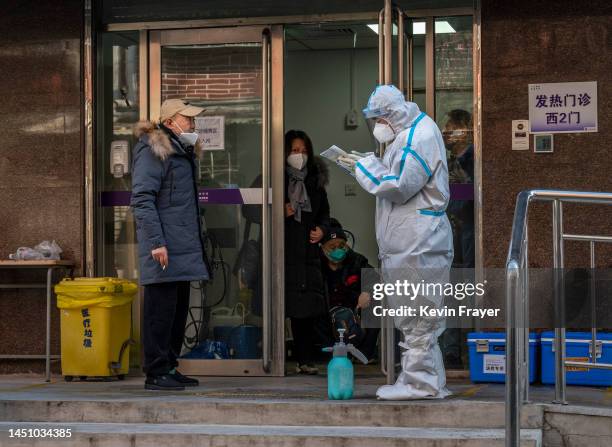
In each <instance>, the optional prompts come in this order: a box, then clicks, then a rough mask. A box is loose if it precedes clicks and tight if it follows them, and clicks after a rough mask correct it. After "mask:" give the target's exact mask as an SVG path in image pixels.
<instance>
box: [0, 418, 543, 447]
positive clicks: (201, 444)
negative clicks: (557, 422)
mask: <svg viewBox="0 0 612 447" xmlns="http://www.w3.org/2000/svg"><path fill="white" fill-rule="evenodd" d="M68 428H69V429H70V430H71V432H72V436H71V437H70V438H50V437H45V438H43V437H39V438H10V437H9V436H10V433H9V431H8V430H9V429H13V430H15V429H25V432H26V433H28V430H30V429H32V430H34V429H38V430H48V429H68ZM50 433H53V432H50ZM522 436H523V438H522V441H521V446H522V447H541V438H542V433H541V430H533V429H531V430H524V431H523V434H522ZM160 445H161V446H163V445H172V446H173V447H183V446H185V447H220V446H232V447H247V446H248V447H399V446H401V447H498V446H499V447H503V446H504V431H503V430H500V429H449V428H390V427H382V428H381V427H376V428H375V427H303V426H278V425H268V426H266V425H262V426H251V425H203V424H96V423H76V424H75V423H73V424H65V423H15V422H1V423H0V446H10V447H26V446H28V447H30V446H36V447H37V446H44V447H56V446H57V447H60V446H61V447H73V446H74V447H77V446H78V447H86V446H92V447H93V446H95V447H158V446H160Z"/></svg>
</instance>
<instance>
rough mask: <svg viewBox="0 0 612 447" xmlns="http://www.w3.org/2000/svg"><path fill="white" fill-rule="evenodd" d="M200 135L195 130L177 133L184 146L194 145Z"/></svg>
mask: <svg viewBox="0 0 612 447" xmlns="http://www.w3.org/2000/svg"><path fill="white" fill-rule="evenodd" d="M198 138H200V136H199V135H198V134H197V133H195V132H183V133H182V134H180V135H179V140H180V141H181V143H183V144H184V145H185V146H195V144H196V143H197V142H198Z"/></svg>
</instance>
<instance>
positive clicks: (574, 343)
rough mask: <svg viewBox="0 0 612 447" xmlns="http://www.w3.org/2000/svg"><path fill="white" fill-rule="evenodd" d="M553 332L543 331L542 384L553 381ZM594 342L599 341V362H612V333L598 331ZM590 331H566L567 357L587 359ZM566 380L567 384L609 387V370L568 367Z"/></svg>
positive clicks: (580, 360) (577, 359)
mask: <svg viewBox="0 0 612 447" xmlns="http://www.w3.org/2000/svg"><path fill="white" fill-rule="evenodd" d="M554 337H555V333H554V332H552V331H549V332H543V333H542V383H545V384H554V383H555V353H554V352H553V349H552V348H553V340H554ZM597 341H598V342H601V347H600V348H598V349H597V350H598V351H601V357H598V358H597V362H598V363H612V334H606V333H603V332H599V333H598V334H597ZM590 346H591V333H590V332H566V333H565V356H566V360H570V361H574V362H590V361H591V353H590V350H589V347H590ZM566 369H567V372H566V376H565V380H566V382H567V384H568V385H592V386H612V370H609V369H598V368H587V367H577V366H568V367H567V368H566Z"/></svg>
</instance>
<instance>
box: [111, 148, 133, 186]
mask: <svg viewBox="0 0 612 447" xmlns="http://www.w3.org/2000/svg"><path fill="white" fill-rule="evenodd" d="M110 172H111V174H113V177H115V178H121V177H124V176H125V175H126V174H129V173H130V143H129V142H128V141H127V140H116V141H113V142H112V143H111V149H110Z"/></svg>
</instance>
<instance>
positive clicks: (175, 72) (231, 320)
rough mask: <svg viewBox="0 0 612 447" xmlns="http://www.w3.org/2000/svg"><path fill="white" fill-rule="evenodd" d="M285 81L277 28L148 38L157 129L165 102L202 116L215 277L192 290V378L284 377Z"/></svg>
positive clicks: (187, 355) (188, 347) (202, 190)
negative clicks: (281, 180) (281, 179)
mask: <svg viewBox="0 0 612 447" xmlns="http://www.w3.org/2000/svg"><path fill="white" fill-rule="evenodd" d="M277 45H280V46H281V48H280V49H279V50H280V54H281V59H280V61H281V63H276V62H278V60H277V59H278V57H277V55H276V51H277V49H276V46H277ZM273 60H274V61H275V64H273ZM279 71H280V76H282V29H281V28H279V27H235V28H215V29H201V30H172V31H152V32H150V33H149V76H150V82H149V92H148V95H149V117H150V119H151V120H152V121H156V120H158V117H159V110H160V106H161V103H162V102H163V101H165V100H166V99H172V98H180V99H182V100H184V101H188V102H189V103H191V104H194V105H197V106H201V107H203V108H204V109H205V111H204V112H203V113H202V114H201V115H200V116H198V117H196V132H198V133H199V134H200V137H201V139H202V141H203V152H202V154H201V156H200V159H199V162H198V178H197V183H198V187H199V203H200V216H201V219H202V228H203V232H204V239H205V244H206V249H207V250H206V251H207V255H208V257H209V260H210V265H211V270H212V273H213V277H212V280H211V281H209V282H208V283H206V284H196V283H193V284H192V295H191V308H190V313H189V319H188V326H187V332H186V336H185V343H184V348H183V353H182V359H181V360H180V368H181V371H182V372H183V373H185V374H195V375H234V376H236V375H268V374H273V375H282V374H283V372H284V364H283V351H284V338H283V323H282V320H283V313H284V312H283V311H284V309H283V304H282V303H283V299H282V296H283V295H282V293H283V290H282V282H279V281H278V278H279V277H280V278H281V279H282V264H281V265H277V264H276V263H273V262H272V259H273V256H272V255H273V253H274V252H279V251H280V252H282V243H283V238H282V237H274V238H272V237H271V235H272V234H282V219H281V220H279V219H278V215H279V214H278V213H276V212H275V209H276V208H278V207H276V206H275V204H276V203H280V205H281V208H282V196H281V197H280V202H279V200H278V197H276V195H275V192H276V191H277V190H280V191H281V193H282V185H281V186H280V188H279V187H278V185H276V184H275V183H278V182H277V181H274V180H272V177H273V176H271V172H272V169H273V166H276V165H277V164H278V161H279V160H278V158H279V157H280V159H281V160H280V161H281V162H282V151H283V148H282V132H283V130H282V118H281V120H280V121H279V120H278V119H275V117H277V116H278V114H280V116H281V117H282V102H280V103H279V102H278V99H277V100H276V101H275V102H274V101H273V99H272V98H273V96H274V90H276V89H278V88H281V89H282V78H280V79H279V77H278V76H279ZM277 96H278V97H281V98H282V94H279V95H277ZM273 121H274V123H273ZM279 123H280V125H281V126H280V127H279V126H278V124H279ZM273 124H275V126H276V127H274V129H273ZM279 133H280V139H279V138H278V134H279ZM279 141H280V145H279ZM281 211H282V210H281ZM280 216H282V214H281V215H280ZM281 258H282V256H281ZM279 269H281V270H280V271H279ZM273 278H274V281H273Z"/></svg>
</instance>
